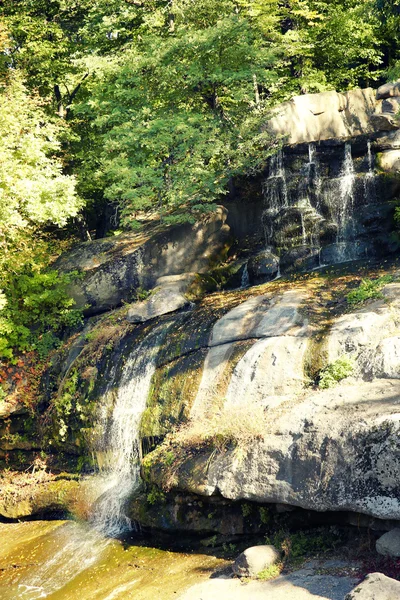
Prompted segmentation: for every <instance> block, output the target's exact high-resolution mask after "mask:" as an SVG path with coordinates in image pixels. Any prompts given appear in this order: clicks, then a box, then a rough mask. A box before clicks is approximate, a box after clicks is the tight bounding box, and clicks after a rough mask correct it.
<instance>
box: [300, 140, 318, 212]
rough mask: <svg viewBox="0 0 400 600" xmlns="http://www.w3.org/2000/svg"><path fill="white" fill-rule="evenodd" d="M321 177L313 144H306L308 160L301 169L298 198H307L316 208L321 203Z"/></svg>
mask: <svg viewBox="0 0 400 600" xmlns="http://www.w3.org/2000/svg"><path fill="white" fill-rule="evenodd" d="M321 189H322V179H321V174H320V167H319V162H318V156H317V149H316V146H315V144H308V162H307V163H306V164H305V165H304V167H303V168H302V170H301V178H300V181H299V186H298V198H299V200H304V199H308V200H309V201H310V202H311V203H312V204H313V205H314V206H315V208H316V209H317V210H318V208H319V206H320V203H321Z"/></svg>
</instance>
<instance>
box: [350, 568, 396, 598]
mask: <svg viewBox="0 0 400 600" xmlns="http://www.w3.org/2000/svg"><path fill="white" fill-rule="evenodd" d="M397 598H400V581H396V580H395V579H391V578H390V577H386V575H383V573H370V574H369V575H367V577H366V578H365V579H364V581H363V582H362V583H360V584H359V585H357V586H356V587H355V588H354V590H352V591H351V592H350V593H349V594H347V596H346V598H345V600H397Z"/></svg>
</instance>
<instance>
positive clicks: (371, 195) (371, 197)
mask: <svg viewBox="0 0 400 600" xmlns="http://www.w3.org/2000/svg"><path fill="white" fill-rule="evenodd" d="M367 164H368V171H367V172H366V174H365V177H364V195H365V199H366V201H367V204H371V203H373V202H375V201H376V179H375V172H374V161H373V158H372V152H371V142H370V140H368V142H367Z"/></svg>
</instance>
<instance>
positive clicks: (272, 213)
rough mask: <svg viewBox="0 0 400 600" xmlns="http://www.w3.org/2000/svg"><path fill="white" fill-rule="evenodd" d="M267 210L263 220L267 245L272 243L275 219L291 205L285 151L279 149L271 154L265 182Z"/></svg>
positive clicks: (264, 194) (265, 204)
mask: <svg viewBox="0 0 400 600" xmlns="http://www.w3.org/2000/svg"><path fill="white" fill-rule="evenodd" d="M263 196H264V206H265V210H264V212H263V216H262V220H263V224H264V234H265V239H266V243H267V245H269V244H270V243H271V240H272V236H273V233H274V225H273V220H274V217H276V216H277V215H278V214H279V213H280V211H281V210H282V209H283V208H287V207H288V206H289V198H288V190H287V184H286V172H285V166H284V162H283V152H282V150H278V152H277V153H276V154H274V155H273V156H271V158H270V162H269V174H268V178H267V179H266V180H265V181H264V183H263Z"/></svg>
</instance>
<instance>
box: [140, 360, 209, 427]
mask: <svg viewBox="0 0 400 600" xmlns="http://www.w3.org/2000/svg"><path fill="white" fill-rule="evenodd" d="M205 353H206V350H199V351H198V352H195V353H193V354H189V355H187V356H183V357H181V358H178V359H177V360H175V361H173V362H172V363H171V364H168V365H166V366H164V367H160V368H159V369H157V371H156V373H155V376H154V378H153V383H152V387H151V390H150V394H149V398H148V401H147V407H146V410H145V411H144V413H143V415H142V420H141V425H140V436H141V437H142V438H143V437H157V436H162V435H165V434H166V433H168V432H169V431H171V430H172V429H173V428H174V427H176V426H177V425H179V424H180V423H183V422H185V421H187V419H188V418H189V413H190V409H191V406H192V403H193V401H194V398H195V396H196V393H197V389H198V386H199V384H200V378H201V374H202V367H203V364H204V359H205Z"/></svg>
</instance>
